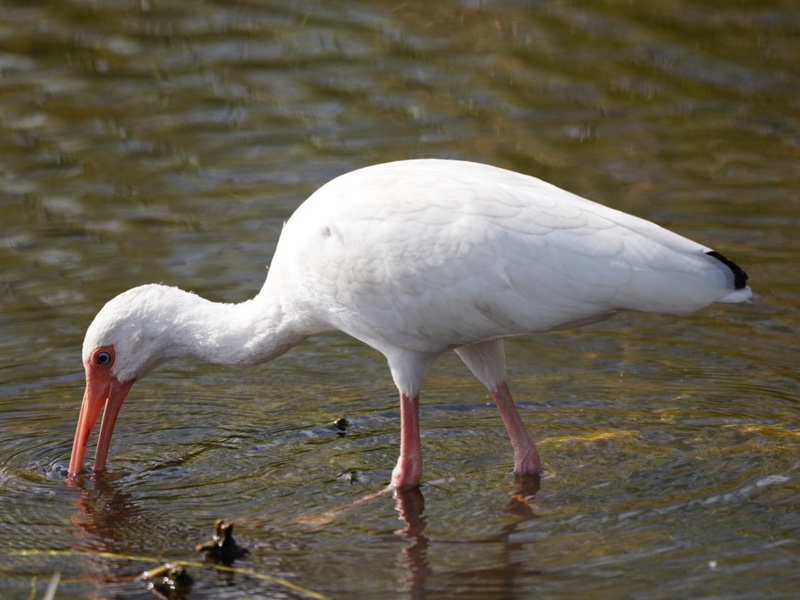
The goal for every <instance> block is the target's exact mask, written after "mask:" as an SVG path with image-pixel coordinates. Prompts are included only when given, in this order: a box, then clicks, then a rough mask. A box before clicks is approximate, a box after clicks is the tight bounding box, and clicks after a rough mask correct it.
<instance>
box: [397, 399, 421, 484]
mask: <svg viewBox="0 0 800 600" xmlns="http://www.w3.org/2000/svg"><path fill="white" fill-rule="evenodd" d="M420 479H422V446H421V444H420V440H419V397H416V398H409V397H408V396H406V395H405V394H404V393H401V394H400V458H398V459H397V465H396V466H395V468H394V471H392V483H391V487H393V488H394V489H396V490H410V489H412V488H415V487H417V486H419V482H420Z"/></svg>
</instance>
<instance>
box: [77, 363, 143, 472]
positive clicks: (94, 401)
mask: <svg viewBox="0 0 800 600" xmlns="http://www.w3.org/2000/svg"><path fill="white" fill-rule="evenodd" d="M134 381H135V380H131V381H128V382H125V383H120V382H119V381H117V379H116V378H115V377H113V376H103V375H99V374H87V377H86V390H85V391H84V392H83V402H82V403H81V412H80V415H78V427H77V428H76V429H75V439H74V440H73V442H72V455H71V456H70V459H69V469H68V471H67V474H68V476H69V477H75V476H76V475H77V474H78V473H80V472H81V471H82V470H83V457H84V455H85V454H86V447H87V446H88V445H89V436H90V435H91V433H92V429H93V428H94V424H95V423H96V422H97V418H98V417H99V416H100V411H101V410H103V407H104V406H105V411H104V412H103V422H102V423H101V425H100V436H99V437H98V438H97V453H96V454H95V459H94V468H93V470H94V471H95V472H96V473H99V472H101V471H103V470H104V469H105V467H106V459H107V458H108V447H109V446H110V445H111V435H112V434H113V433H114V425H115V424H116V422H117V415H118V414H119V409H120V408H121V407H122V402H123V400H125V396H127V394H128V391H129V390H130V389H131V386H132V385H133V382H134Z"/></svg>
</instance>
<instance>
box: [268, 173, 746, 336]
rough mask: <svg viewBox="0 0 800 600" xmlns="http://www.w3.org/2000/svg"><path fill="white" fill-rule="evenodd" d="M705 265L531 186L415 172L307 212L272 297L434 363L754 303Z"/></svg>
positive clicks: (715, 263) (716, 268)
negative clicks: (617, 321) (487, 345)
mask: <svg viewBox="0 0 800 600" xmlns="http://www.w3.org/2000/svg"><path fill="white" fill-rule="evenodd" d="M709 252H710V249H709V248H706V247H704V246H702V245H700V244H697V243H695V242H692V241H690V240H688V239H686V238H684V237H682V236H679V235H677V234H675V233H672V232H670V231H668V230H665V229H663V228H661V227H659V226H657V225H654V224H653V223H650V222H648V221H644V220H642V219H639V218H637V217H633V216H631V215H628V214H625V213H622V212H620V211H616V210H613V209H610V208H607V207H605V206H602V205H600V204H597V203H594V202H591V201H589V200H585V199H583V198H580V197H579V196H576V195H574V194H571V193H569V192H566V191H564V190H561V189H559V188H557V187H555V186H552V185H550V184H547V183H545V182H543V181H541V180H538V179H535V178H533V177H528V176H526V175H521V174H518V173H514V172H512V171H507V170H504V169H499V168H496V167H491V166H487V165H482V164H476V163H469V162H462V161H449V160H433V159H423V160H411V161H401V162H395V163H386V164H382V165H377V166H374V167H368V168H365V169H361V170H358V171H354V172H352V173H348V174H346V175H343V176H341V177H338V178H337V179H334V180H333V181H331V182H330V183H328V184H326V185H325V186H323V187H322V188H320V189H319V190H318V191H317V192H316V193H315V194H313V195H312V196H311V197H310V198H309V199H308V200H306V202H304V203H303V205H301V206H300V208H298V210H297V211H296V213H295V214H294V215H293V216H292V217H291V219H290V220H289V221H288V222H287V223H286V226H285V227H284V231H283V233H282V235H281V240H280V243H279V245H278V250H277V252H276V255H275V259H274V261H273V265H272V266H271V270H270V275H269V277H268V279H267V283H266V284H265V289H264V293H269V294H276V293H277V294H279V295H281V297H282V298H283V301H284V302H285V303H291V304H292V305H293V306H294V307H295V308H296V309H297V312H298V314H302V315H305V316H306V318H307V320H308V322H309V323H312V322H313V325H310V327H312V328H313V327H316V328H319V329H322V328H327V327H330V328H332V329H340V330H342V331H344V332H346V333H348V334H350V335H353V336H354V337H356V338H358V339H361V340H363V341H365V342H367V343H370V344H372V345H373V346H375V347H378V348H380V347H381V346H382V345H383V346H385V345H391V346H395V347H403V348H407V349H409V350H416V351H420V352H438V351H441V350H443V349H444V348H446V347H451V346H458V345H462V344H467V343H472V342H476V341H480V340H484V339H490V338H496V337H503V336H510V335H519V334H524V333H533V332H538V331H547V330H552V329H559V328H564V327H569V326H572V325H576V324H581V323H584V322H590V321H593V320H598V319H601V318H604V317H606V316H608V315H610V314H612V313H614V312H616V311H619V310H638V311H651V312H684V311H690V310H694V309H698V308H701V307H703V306H706V305H708V304H711V303H712V302H715V301H742V300H745V299H746V298H748V297H749V295H750V291H749V288H747V287H746V286H745V284H744V278H745V277H746V276H744V273H743V272H742V271H741V270H740V269H738V267H736V266H735V265H733V264H732V263H730V262H729V261H726V260H724V259H723V258H722V257H719V258H716V257H715V256H714V255H709V254H708V253H709ZM737 288H738V289H737Z"/></svg>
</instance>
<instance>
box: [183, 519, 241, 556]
mask: <svg viewBox="0 0 800 600" xmlns="http://www.w3.org/2000/svg"><path fill="white" fill-rule="evenodd" d="M195 550H196V551H197V552H203V553H204V554H205V556H206V559H208V560H212V561H214V562H216V563H220V564H222V565H225V566H226V567H229V566H231V565H232V564H233V562H234V561H235V560H236V559H237V558H244V557H245V556H247V554H248V552H249V551H248V550H247V548H242V547H241V546H239V545H238V544H237V543H236V540H234V539H233V523H226V522H225V521H223V520H222V519H217V521H216V522H215V523H214V537H212V538H211V539H210V540H209V541H207V542H203V543H202V544H197V546H195Z"/></svg>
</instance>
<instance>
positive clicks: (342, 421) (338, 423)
mask: <svg viewBox="0 0 800 600" xmlns="http://www.w3.org/2000/svg"><path fill="white" fill-rule="evenodd" d="M333 426H334V427H336V432H337V433H338V434H339V435H344V434H345V433H347V428H348V427H350V421H348V420H347V419H346V418H345V417H339V418H338V419H336V420H335V421H334V422H333Z"/></svg>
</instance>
